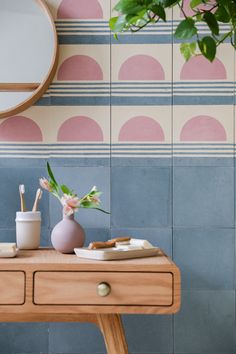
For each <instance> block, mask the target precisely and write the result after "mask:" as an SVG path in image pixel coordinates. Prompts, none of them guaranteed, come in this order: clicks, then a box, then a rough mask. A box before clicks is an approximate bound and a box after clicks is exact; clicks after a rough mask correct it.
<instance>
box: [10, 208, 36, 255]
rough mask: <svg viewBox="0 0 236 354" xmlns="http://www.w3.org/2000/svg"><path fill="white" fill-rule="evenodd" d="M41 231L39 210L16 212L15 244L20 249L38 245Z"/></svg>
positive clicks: (30, 248) (28, 248) (34, 247)
mask: <svg viewBox="0 0 236 354" xmlns="http://www.w3.org/2000/svg"><path fill="white" fill-rule="evenodd" d="M40 232H41V213H40V211H26V212H21V211H17V212H16V244H17V248H19V249H22V250H34V249H36V248H38V247H39V244H40Z"/></svg>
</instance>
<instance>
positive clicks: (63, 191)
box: [61, 184, 73, 195]
mask: <svg viewBox="0 0 236 354" xmlns="http://www.w3.org/2000/svg"><path fill="white" fill-rule="evenodd" d="M61 191H62V193H64V194H69V195H73V191H72V190H70V188H68V187H67V186H66V185H65V184H62V185H61Z"/></svg>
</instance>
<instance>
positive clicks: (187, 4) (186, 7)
mask: <svg viewBox="0 0 236 354" xmlns="http://www.w3.org/2000/svg"><path fill="white" fill-rule="evenodd" d="M190 1H191V0H184V4H183V10H184V12H185V14H186V15H187V16H192V15H194V11H193V10H192V9H191V6H190ZM209 4H210V5H209ZM211 4H212V5H214V4H215V1H214V0H211V1H209V3H208V4H207V5H205V4H201V5H199V6H196V9H198V10H210V8H211V7H210V6H212V5H211ZM215 11H216V9H213V10H212V13H214V12H215ZM180 17H184V15H183V13H182V12H180Z"/></svg>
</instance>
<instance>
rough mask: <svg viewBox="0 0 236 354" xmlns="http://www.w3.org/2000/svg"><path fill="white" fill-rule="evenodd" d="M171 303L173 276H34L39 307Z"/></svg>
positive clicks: (73, 274) (66, 274)
mask: <svg viewBox="0 0 236 354" xmlns="http://www.w3.org/2000/svg"><path fill="white" fill-rule="evenodd" d="M101 283H102V285H101ZM99 284H100V287H99V290H98V285H99ZM103 288H104V289H103ZM108 289H109V294H107V295H106V290H108ZM103 290H105V295H104V294H103ZM98 293H100V295H99V294H98ZM101 294H102V295H103V296H101ZM172 302H173V275H172V273H150V272H142V273H136V272H46V271H45V272H41V271H38V272H35V274H34V303H35V304H37V305H150V306H171V305H172Z"/></svg>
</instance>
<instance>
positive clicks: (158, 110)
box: [111, 106, 172, 144]
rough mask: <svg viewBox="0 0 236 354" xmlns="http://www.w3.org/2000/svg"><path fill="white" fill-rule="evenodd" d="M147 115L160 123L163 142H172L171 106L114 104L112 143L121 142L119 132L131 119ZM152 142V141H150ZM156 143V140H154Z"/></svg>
mask: <svg viewBox="0 0 236 354" xmlns="http://www.w3.org/2000/svg"><path fill="white" fill-rule="evenodd" d="M137 116H145V117H150V118H152V119H154V120H155V121H156V122H157V123H159V124H160V126H161V128H162V130H163V133H164V137H165V140H164V141H163V142H158V143H163V144H170V143H171V128H172V127H171V107H170V106H119V107H116V106H113V107H112V123H111V124H112V143H113V144H116V143H119V133H120V130H121V128H122V127H123V125H124V124H125V123H126V122H127V121H129V119H131V118H134V117H137ZM148 142H150V141H148ZM154 143H156V141H154Z"/></svg>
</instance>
